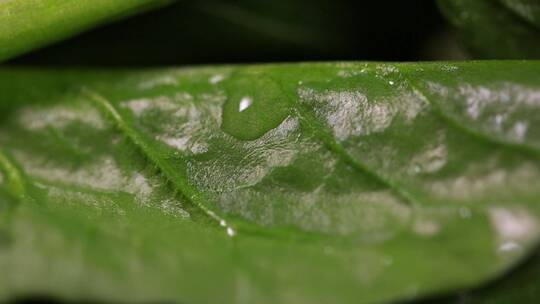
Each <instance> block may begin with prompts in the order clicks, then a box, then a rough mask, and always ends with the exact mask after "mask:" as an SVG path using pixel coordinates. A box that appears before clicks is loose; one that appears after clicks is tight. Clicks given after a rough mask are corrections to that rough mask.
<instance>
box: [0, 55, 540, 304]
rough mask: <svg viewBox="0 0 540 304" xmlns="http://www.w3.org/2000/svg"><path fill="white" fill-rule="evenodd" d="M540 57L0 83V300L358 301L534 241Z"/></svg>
mask: <svg viewBox="0 0 540 304" xmlns="http://www.w3.org/2000/svg"><path fill="white" fill-rule="evenodd" d="M539 75H540V63H539V62H517V61H516V62H512V61H507V62H471V63H431V64H428V63H419V64H382V63H368V64H366V63H324V64H315V63H311V64H291V65H259V66H257V65H253V66H222V67H201V68H185V69H163V70H146V71H136V70H126V71H98V70H95V71H78V70H60V71H55V70H48V71H47V70H31V69H8V68H4V69H3V70H1V71H0V92H2V94H0V110H1V111H0V113H2V115H1V116H0V117H1V124H0V172H1V178H0V199H1V200H0V208H1V209H0V210H2V211H3V212H2V214H3V218H4V219H5V220H3V221H2V222H1V223H2V224H1V226H0V231H3V235H5V238H4V239H6V240H8V241H6V242H0V272H1V273H2V274H3V275H2V276H0V296H1V297H2V298H3V299H10V298H14V297H21V296H25V295H33V294H46V295H51V296H52V297H54V298H60V299H65V300H89V299H90V300H99V301H115V300H116V301H122V302H125V301H134V300H137V301H153V302H154V301H167V300H173V301H178V302H181V303H199V302H219V303H254V302H257V303H276V302H277V303H291V302H292V303H329V302H332V303H358V302H369V303H374V302H386V301H395V300H408V299H417V298H422V297H425V296H428V295H433V294H437V293H441V292H452V291H455V290H461V289H464V288H472V287H475V286H478V285H480V284H483V283H485V282H487V281H490V280H493V279H495V278H496V277H498V276H499V275H500V274H502V273H504V272H506V271H508V270H509V269H511V268H512V266H513V265H515V264H516V263H519V262H520V261H521V260H523V259H524V258H525V257H527V256H529V255H530V252H531V251H532V248H534V246H535V245H536V244H537V242H538V238H539V236H540V234H539V232H540V226H539V225H540V223H539V220H540V206H538V203H537V198H538V195H539V192H540V187H539V186H540V185H539V184H540V178H539V177H540V167H539V166H540V164H539V162H538V156H539V150H538V149H539V146H538V145H539V142H538V141H539V138H538V136H540V135H539V133H538V132H537V128H538V127H537V126H538V123H539V122H538V118H537V117H538V116H539V115H538V114H537V112H538V111H540V108H539V107H538V105H539V104H540V82H539V81H538V79H539V77H538V76H539Z"/></svg>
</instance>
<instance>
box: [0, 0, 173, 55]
mask: <svg viewBox="0 0 540 304" xmlns="http://www.w3.org/2000/svg"><path fill="white" fill-rule="evenodd" d="M167 2H170V1H167V0H117V1H108V0H68V1H62V0H3V1H0V61H3V60H6V59H9V58H11V57H13V56H16V55H19V54H21V53H24V52H28V51H30V50H32V49H35V48H38V47H42V46H44V45H47V44H50V43H53V42H56V41H59V40H61V39H65V38H68V37H70V36H73V35H75V34H78V33H80V32H82V31H84V30H85V29H88V28H91V27H94V26H96V25H99V24H101V23H104V22H110V21H112V20H115V19H117V18H120V17H125V16H129V15H132V14H135V13H137V12H140V11H144V10H147V9H149V8H152V7H156V6H160V5H163V4H165V3H167Z"/></svg>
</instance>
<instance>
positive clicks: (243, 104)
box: [238, 96, 253, 112]
mask: <svg viewBox="0 0 540 304" xmlns="http://www.w3.org/2000/svg"><path fill="white" fill-rule="evenodd" d="M252 103H253V99H252V98H251V97H248V96H245V97H242V99H240V104H239V105H238V112H243V111H244V110H245V109H247V108H249V106H251V104H252Z"/></svg>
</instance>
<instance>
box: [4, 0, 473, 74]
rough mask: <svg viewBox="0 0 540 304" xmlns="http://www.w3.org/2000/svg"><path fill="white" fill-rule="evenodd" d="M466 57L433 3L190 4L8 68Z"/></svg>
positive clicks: (303, 0)
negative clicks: (22, 65) (20, 65)
mask: <svg viewBox="0 0 540 304" xmlns="http://www.w3.org/2000/svg"><path fill="white" fill-rule="evenodd" d="M463 56H464V55H463V53H462V52H461V50H460V49H459V48H458V46H457V44H456V43H455V39H454V36H453V34H452V33H451V32H450V31H449V30H448V29H447V27H446V24H445V21H444V20H443V17H442V16H441V14H440V13H439V11H438V10H437V7H436V4H435V1H428V0H416V1H352V0H257V1H253V0H231V1H225V0H207V1H193V0H191V1H178V2H176V3H175V4H173V5H172V6H168V7H164V8H162V9H159V10H156V11H152V12H150V13H147V14H143V15H141V16H136V17H133V18H130V19H126V20H121V21H118V22H116V23H114V24H109V25H106V26H103V27H100V28H97V29H94V30H92V31H89V32H86V33H84V34H82V35H79V36H77V37H74V38H72V39H68V40H66V41H63V42H61V43H59V44H55V45H53V46H49V47H47V48H44V49H41V50H37V51H34V52H32V53H29V54H26V55H23V56H21V57H18V58H15V59H13V60H11V61H10V64H24V65H30V64H31V65H48V66H50V65H54V66H58V65H60V66H65V65H76V66H88V65H98V66H163V65H168V66H170V65H187V64H190V65H193V64H212V63H240V62H287V61H323V60H324V61H326V60H377V61H417V60H432V59H460V58H463Z"/></svg>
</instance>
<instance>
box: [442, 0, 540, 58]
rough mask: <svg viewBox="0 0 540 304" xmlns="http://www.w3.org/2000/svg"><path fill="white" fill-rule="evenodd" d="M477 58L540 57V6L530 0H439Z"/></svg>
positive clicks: (446, 14) (448, 17)
mask: <svg viewBox="0 0 540 304" xmlns="http://www.w3.org/2000/svg"><path fill="white" fill-rule="evenodd" d="M438 4H439V7H440V8H441V11H442V12H443V14H444V15H445V16H446V17H447V19H448V20H449V21H450V23H451V24H452V25H453V26H454V27H455V28H457V30H458V31H459V32H460V34H461V36H462V38H463V40H464V42H465V44H466V45H467V46H468V48H469V50H470V52H471V53H472V55H474V56H475V58H488V59H527V58H531V59H532V58H536V59H538V58H540V23H539V22H540V21H539V20H540V5H539V4H538V3H537V2H536V1H530V0H500V1H493V0H478V1H467V0H439V1H438Z"/></svg>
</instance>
